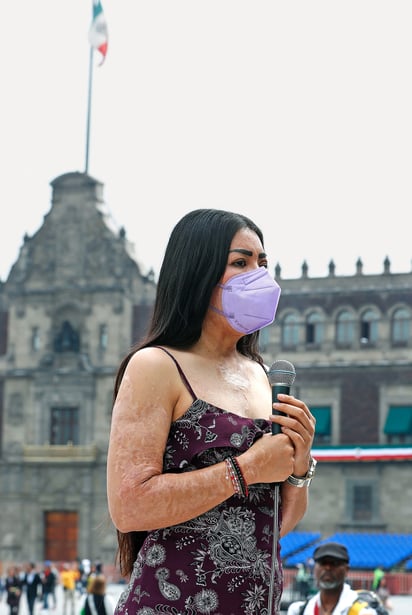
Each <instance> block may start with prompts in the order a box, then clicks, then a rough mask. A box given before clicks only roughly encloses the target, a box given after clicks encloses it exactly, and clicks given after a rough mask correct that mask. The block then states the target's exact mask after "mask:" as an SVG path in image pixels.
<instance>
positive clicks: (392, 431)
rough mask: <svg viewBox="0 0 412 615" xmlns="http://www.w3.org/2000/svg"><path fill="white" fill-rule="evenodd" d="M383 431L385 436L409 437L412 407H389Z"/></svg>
mask: <svg viewBox="0 0 412 615" xmlns="http://www.w3.org/2000/svg"><path fill="white" fill-rule="evenodd" d="M383 431H384V433H385V434H387V435H400V434H402V435H411V434H412V406H389V411H388V416H387V417H386V423H385V427H384V430H383Z"/></svg>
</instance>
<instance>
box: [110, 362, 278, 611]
mask: <svg viewBox="0 0 412 615" xmlns="http://www.w3.org/2000/svg"><path fill="white" fill-rule="evenodd" d="M168 354H169V353H168ZM170 356H171V355H170ZM172 359H173V360H174V361H175V363H176V365H177V368H178V370H179V372H180V374H181V377H182V379H183V382H184V383H185V385H186V386H187V388H188V390H189V391H190V393H191V394H192V396H193V399H194V401H193V403H192V405H191V406H190V408H189V409H188V410H187V412H186V413H185V414H184V415H183V416H182V417H180V418H179V419H178V420H177V421H175V422H174V423H172V426H171V429H170V433H169V438H168V440H167V446H166V451H165V455H164V462H163V463H164V468H163V469H164V472H174V473H176V472H190V471H192V470H196V469H199V468H204V467H207V466H210V465H212V464H215V463H219V462H220V461H223V460H224V459H225V458H226V457H228V456H229V455H238V454H240V453H242V452H244V451H245V450H247V449H248V448H249V447H250V446H251V445H252V444H253V442H255V441H256V440H257V439H258V438H260V437H261V436H262V435H263V434H264V433H268V432H270V430H271V423H270V422H269V421H266V420H264V419H248V418H244V417H241V416H238V415H237V414H234V413H232V412H227V411H225V410H222V409H220V408H217V407H215V406H212V405H211V404H208V403H207V402H206V401H203V400H201V399H196V396H195V395H194V393H193V390H192V388H191V387H190V384H189V383H188V381H187V379H186V377H185V375H184V374H183V372H182V370H181V368H180V366H179V365H178V364H177V362H176V360H175V359H174V358H173V357H172ZM275 491H276V487H275V485H273V484H266V483H262V484H256V485H251V486H250V487H249V495H248V497H247V498H243V497H241V496H238V495H233V496H232V497H230V498H229V499H228V500H226V501H224V502H222V503H221V504H219V505H218V506H216V507H215V508H212V509H211V510H209V511H208V512H206V513H204V514H203V515H201V516H199V517H196V518H195V519H192V520H190V521H186V522H185V523H180V524H178V525H172V526H170V527H166V528H164V529H159V530H154V531H151V532H149V533H148V535H147V537H146V539H145V542H144V544H143V546H142V548H141V549H140V551H139V553H138V556H137V559H136V561H135V564H134V567H133V572H132V574H131V577H130V581H129V584H128V586H127V588H126V590H125V591H124V592H123V593H122V595H121V596H120V598H119V601H118V604H117V607H116V615H156V614H158V613H162V614H165V613H167V614H169V615H276V614H277V613H278V612H279V604H280V598H281V594H282V578H283V573H282V566H281V560H280V547H279V541H278V540H275V542H274V531H273V524H274V519H277V520H278V525H280V511H279V510H278V511H276V513H274V506H275V503H278V502H279V497H275ZM278 531H279V527H278V528H277V529H276V532H275V535H276V536H278ZM274 544H275V547H276V548H275V557H274V558H272V552H273V550H274V549H273V545H274ZM272 559H273V561H272ZM269 594H270V597H269ZM268 605H270V609H269V610H268Z"/></svg>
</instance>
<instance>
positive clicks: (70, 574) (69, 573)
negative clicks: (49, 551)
mask: <svg viewBox="0 0 412 615" xmlns="http://www.w3.org/2000/svg"><path fill="white" fill-rule="evenodd" d="M78 577H79V573H78V570H77V569H76V564H69V563H65V564H63V569H62V571H61V572H60V583H61V585H62V587H63V615H67V611H68V610H70V615H74V611H75V602H76V600H75V599H76V583H77V579H78Z"/></svg>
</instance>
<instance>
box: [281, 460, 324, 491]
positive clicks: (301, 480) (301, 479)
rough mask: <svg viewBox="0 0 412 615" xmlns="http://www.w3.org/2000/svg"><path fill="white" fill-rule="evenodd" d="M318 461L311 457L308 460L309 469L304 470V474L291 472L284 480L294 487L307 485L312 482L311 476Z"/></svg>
mask: <svg viewBox="0 0 412 615" xmlns="http://www.w3.org/2000/svg"><path fill="white" fill-rule="evenodd" d="M317 463H318V462H317V461H316V459H313V457H311V458H310V460H309V470H308V471H307V472H306V474H305V476H293V474H291V475H290V476H289V478H287V479H286V482H287V483H289V485H293V486H294V487H309V485H310V483H311V482H312V478H313V477H314V475H315V468H316V464H317Z"/></svg>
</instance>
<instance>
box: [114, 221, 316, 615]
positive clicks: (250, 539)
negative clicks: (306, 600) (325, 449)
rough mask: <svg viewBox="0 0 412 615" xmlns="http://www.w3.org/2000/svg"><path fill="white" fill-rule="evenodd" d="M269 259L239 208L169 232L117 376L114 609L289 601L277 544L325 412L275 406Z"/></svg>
mask: <svg viewBox="0 0 412 615" xmlns="http://www.w3.org/2000/svg"><path fill="white" fill-rule="evenodd" d="M154 241H155V239H154ZM267 268H268V261H267V255H266V253H265V248H264V242H263V235H262V232H261V230H260V229H259V228H258V227H257V226H256V224H254V222H252V220H250V219H249V218H247V217H245V216H243V215H240V214H236V213H233V212H229V211H223V210H217V209H198V210H195V211H192V212H190V213H188V214H187V215H186V216H184V217H183V218H182V219H181V220H180V221H179V222H178V223H177V225H176V226H175V228H174V229H173V231H172V233H171V236H170V238H169V242H168V245H167V248H166V252H165V256H164V260H163V264H162V267H161V271H160V276H159V281H158V285H157V294H156V299H155V306H154V312H153V316H152V321H151V323H150V326H149V330H148V333H147V336H146V337H145V339H144V340H142V341H140V343H138V344H137V345H136V346H135V347H134V348H132V350H131V352H130V353H129V354H128V355H127V356H126V357H125V359H124V360H123V361H122V363H121V365H120V367H119V370H118V374H117V378H116V382H115V391H114V397H115V403H114V408H113V414H112V423H111V431H110V441H109V451H108V464H107V470H108V472H107V474H108V502H109V509H110V514H111V518H112V520H113V522H114V525H115V527H116V528H117V530H118V540H119V552H118V555H119V558H118V559H119V562H120V567H121V572H122V574H123V575H124V576H127V577H130V578H129V585H128V587H127V589H126V590H125V592H124V593H123V594H122V596H121V597H120V599H119V602H118V604H117V614H118V615H120V614H128V615H133V614H137V613H139V614H140V613H155V612H156V613H166V612H167V613H176V614H177V613H199V614H200V613H207V614H208V615H213V614H217V613H219V614H220V615H229V614H231V613H236V615H241V614H246V613H247V614H249V613H253V614H257V613H263V612H265V613H267V614H268V615H275V613H278V611H279V603H280V599H281V595H282V587H283V571H282V564H281V559H280V549H276V548H275V546H276V545H277V544H278V543H277V538H278V536H279V535H281V536H284V535H285V534H287V533H288V532H290V531H291V530H292V529H293V528H294V527H295V526H296V524H297V523H298V522H299V520H300V519H301V518H302V517H303V515H304V514H305V511H306V508H307V503H308V485H309V483H310V480H311V477H312V475H313V472H314V466H315V462H314V461H313V459H312V458H311V454H310V453H311V446H312V442H313V437H314V432H315V419H314V417H313V416H312V414H311V413H310V411H309V409H308V407H307V405H306V404H305V403H304V402H303V401H301V400H300V399H297V398H295V397H294V396H293V395H279V397H278V400H277V402H276V403H275V404H274V405H272V389H271V386H270V384H269V380H268V373H267V368H266V367H265V365H264V362H263V358H262V357H261V355H260V353H259V330H260V329H261V328H263V327H265V326H266V325H269V324H270V323H272V322H273V320H274V317H275V312H276V308H277V303H278V299H279V295H280V288H279V286H278V284H277V283H276V282H275V280H274V279H273V277H272V276H271V275H270V274H269V271H268V269H267ZM274 409H276V411H280V413H282V414H276V416H274V412H273V410H274ZM272 425H273V426H274V427H279V430H278V431H279V433H277V434H276V435H272ZM278 489H279V491H278ZM278 493H279V496H280V497H277V495H278Z"/></svg>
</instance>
